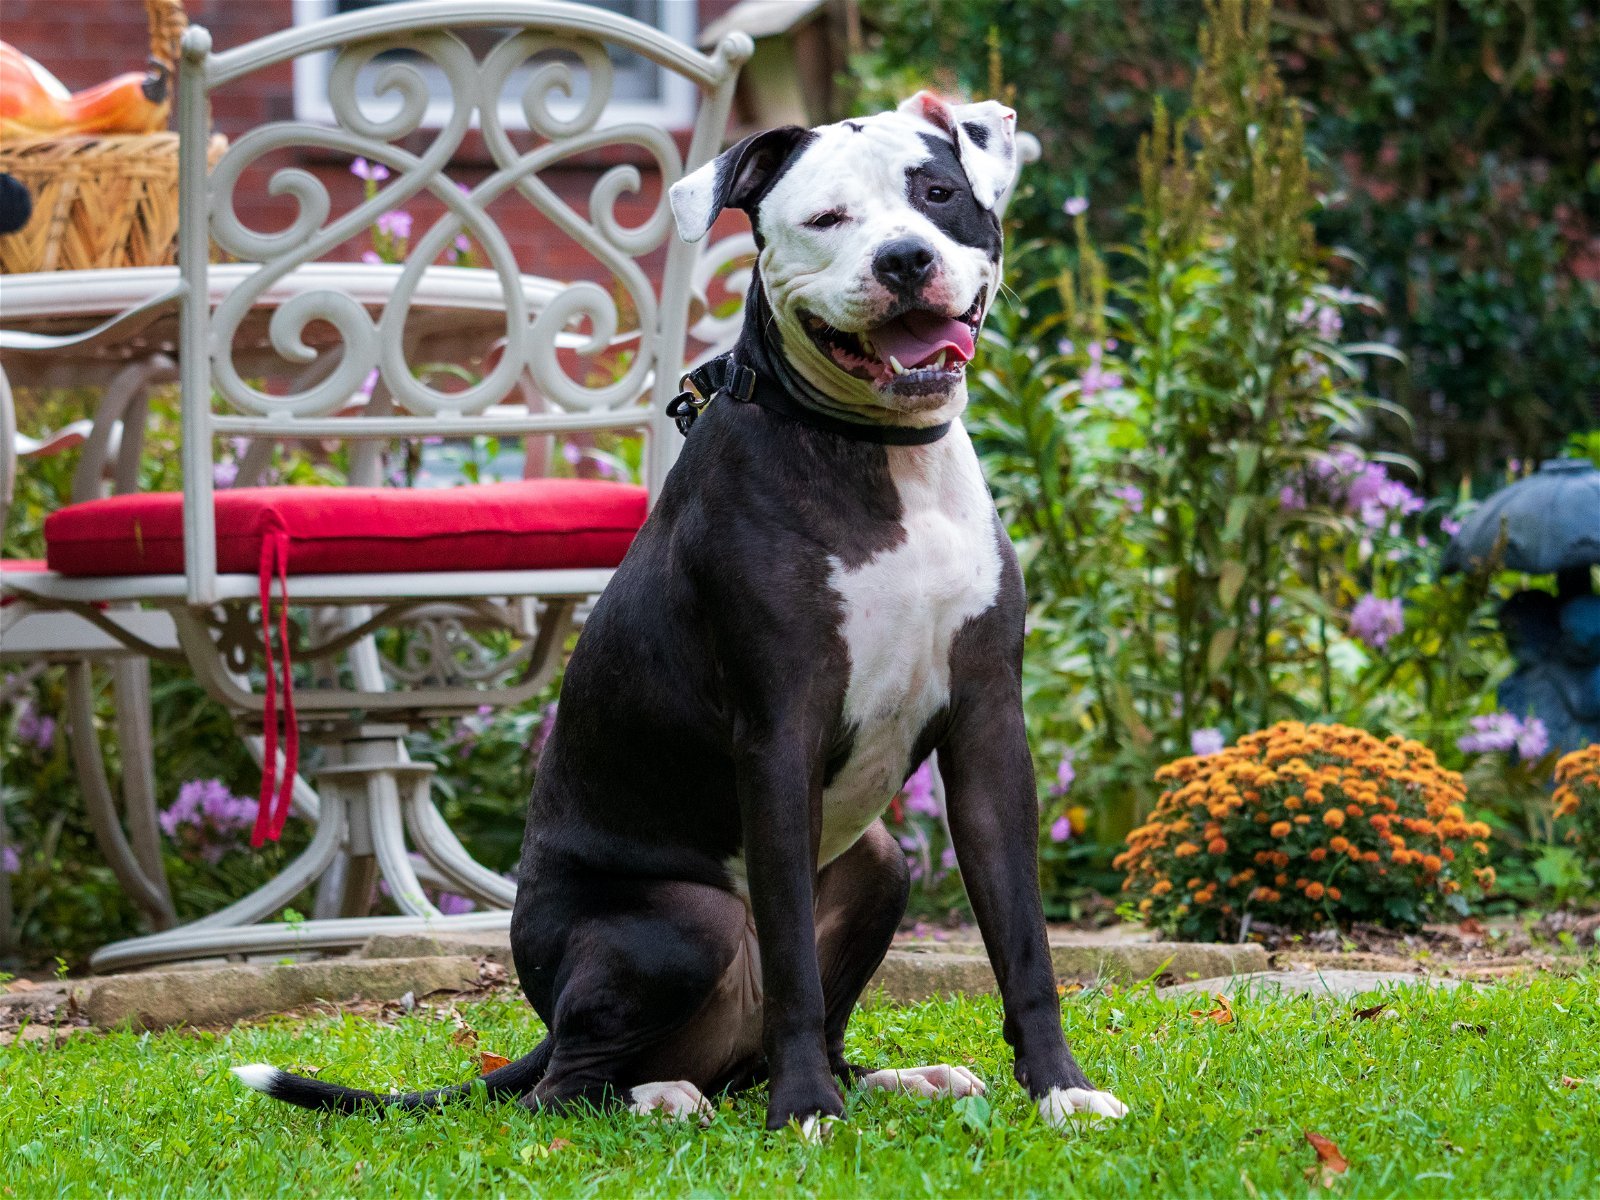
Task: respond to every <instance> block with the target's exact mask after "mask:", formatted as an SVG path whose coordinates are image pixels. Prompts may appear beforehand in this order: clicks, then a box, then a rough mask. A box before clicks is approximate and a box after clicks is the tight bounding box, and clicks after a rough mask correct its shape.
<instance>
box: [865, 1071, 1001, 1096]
mask: <svg viewBox="0 0 1600 1200" xmlns="http://www.w3.org/2000/svg"><path fill="white" fill-rule="evenodd" d="M858 1082H859V1083H860V1084H861V1086H862V1087H866V1088H881V1089H883V1090H884V1091H886V1092H910V1093H912V1094H913V1095H916V1096H926V1097H928V1098H929V1099H933V1098H935V1097H938V1096H949V1097H951V1098H952V1099H954V1098H956V1097H958V1096H981V1095H983V1093H984V1091H985V1090H986V1089H985V1088H984V1086H983V1080H981V1079H979V1078H978V1077H977V1076H976V1075H974V1074H973V1073H972V1072H971V1071H969V1070H967V1069H966V1068H965V1067H952V1066H949V1065H948V1064H946V1063H939V1064H937V1065H935V1066H931V1067H904V1068H902V1069H900V1070H885V1071H873V1072H871V1073H870V1074H867V1075H863V1076H862V1077H861V1078H860V1080H858Z"/></svg>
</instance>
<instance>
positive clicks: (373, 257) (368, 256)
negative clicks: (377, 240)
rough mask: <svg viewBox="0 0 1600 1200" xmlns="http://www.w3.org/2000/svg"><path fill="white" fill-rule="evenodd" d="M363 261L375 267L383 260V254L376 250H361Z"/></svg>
mask: <svg viewBox="0 0 1600 1200" xmlns="http://www.w3.org/2000/svg"><path fill="white" fill-rule="evenodd" d="M361 261H362V262H364V263H366V264H367V265H368V266H369V267H375V266H377V265H378V264H379V263H381V262H382V261H383V255H381V254H379V253H378V252H377V251H376V250H363V251H362V252H361Z"/></svg>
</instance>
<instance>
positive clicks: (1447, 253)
mask: <svg viewBox="0 0 1600 1200" xmlns="http://www.w3.org/2000/svg"><path fill="white" fill-rule="evenodd" d="M1204 15H1205V10H1204V9H1203V8H1202V6H1201V5H1198V4H1172V3H1165V2H1163V0H1134V2H1132V3H1119V4H1107V3H1100V2H1098V0H985V2H983V3H966V2H963V0H885V2H884V3H880V4H877V5H874V6H873V16H874V22H875V27H876V28H877V29H878V30H879V37H878V40H877V42H876V44H875V46H874V48H873V50H872V52H871V53H869V54H867V55H864V56H861V57H859V58H858V59H857V60H856V61H855V62H853V63H852V74H853V75H854V76H856V77H857V78H858V79H859V80H861V82H860V83H859V84H858V86H857V89H856V92H855V102H856V106H857V107H858V108H861V109H868V108H875V107H881V106H882V105H883V104H884V103H885V102H887V101H894V100H898V99H900V98H902V97H903V96H905V95H908V94H910V92H911V91H913V90H915V89H916V88H917V87H924V86H932V87H934V88H936V89H938V90H942V91H946V92H950V93H958V94H967V95H971V96H974V97H979V96H997V97H999V98H1000V99H1003V100H1005V101H1006V102H1007V103H1009V104H1012V105H1014V106H1015V107H1016V108H1017V110H1018V114H1019V116H1018V125H1019V127H1020V128H1022V129H1024V130H1027V131H1029V132H1031V133H1034V134H1036V135H1037V136H1038V137H1039V139H1040V141H1041V143H1042V145H1043V151H1044V153H1043V158H1042V160H1041V161H1040V162H1039V163H1036V164H1033V165H1032V166H1029V167H1027V168H1026V170H1025V171H1024V174H1023V180H1022V184H1021V186H1020V188H1019V190H1018V194H1017V197H1016V199H1015V200H1014V202H1013V207H1012V215H1013V216H1014V218H1015V219H1016V225H1017V229H1018V231H1019V234H1020V236H1021V238H1022V239H1023V240H1040V241H1044V242H1046V243H1049V244H1051V245H1052V246H1061V245H1064V244H1066V243H1067V242H1068V241H1069V240H1070V239H1069V235H1070V233H1071V221H1070V219H1069V218H1068V217H1067V216H1065V215H1063V212H1062V204H1063V202H1064V201H1065V200H1066V199H1067V198H1068V197H1072V196H1081V197H1087V198H1089V199H1091V200H1092V201H1093V207H1092V209H1091V210H1090V213H1089V217H1088V221H1089V228H1090V230H1091V231H1092V233H1093V234H1094V236H1095V238H1096V239H1097V240H1101V241H1109V242H1121V241H1130V240H1133V239H1135V238H1136V237H1137V236H1138V234H1139V217H1138V213H1137V212H1136V211H1135V210H1136V209H1137V208H1138V206H1139V197H1140V194H1141V176H1140V160H1139V156H1138V155H1137V154H1136V153H1135V150H1136V147H1137V145H1138V144H1139V141H1140V139H1141V137H1142V136H1144V134H1145V133H1147V132H1148V131H1149V130H1150V128H1151V125H1152V120H1153V114H1154V113H1155V112H1156V111H1157V110H1158V108H1161V107H1165V108H1166V109H1167V110H1168V111H1171V112H1177V113H1181V112H1182V111H1183V109H1184V105H1185V104H1186V103H1187V99H1188V97H1187V92H1188V89H1189V87H1190V83H1191V81H1192V79H1193V74H1194V70H1195V68H1196V66H1197V64H1198V63H1199V61H1200V59H1201V57H1202V56H1201V51H1200V39H1199V30H1200V28H1201V26H1202V24H1203V23H1204V21H1203V19H1204ZM1269 33H1270V36H1271V41H1272V51H1273V54H1274V58H1275V61H1276V63H1277V64H1278V67H1279V69H1280V71H1281V72H1282V75H1283V78H1284V81H1285V85H1286V91H1287V93H1288V95H1289V96H1290V97H1291V98H1292V100H1293V102H1294V103H1295V106H1296V107H1298V108H1299V109H1300V110H1301V111H1302V112H1303V113H1304V120H1305V124H1306V141H1307V147H1308V153H1309V157H1310V159H1311V161H1312V163H1313V164H1315V165H1316V166H1317V167H1318V168H1319V169H1320V170H1321V171H1322V172H1324V178H1323V180H1321V181H1320V182H1319V184H1318V188H1317V190H1318V193H1319V196H1320V197H1321V198H1322V199H1323V201H1324V203H1322V204H1321V205H1320V206H1319V207H1318V208H1317V209H1316V210H1315V211H1314V212H1312V213H1310V214H1307V216H1308V218H1309V219H1311V220H1312V221H1314V222H1315V224H1316V226H1317V228H1318V231H1319V233H1320V235H1321V239H1322V241H1323V242H1324V243H1325V244H1330V245H1339V246H1343V247H1347V248H1348V251H1349V257H1350V262H1349V265H1348V266H1347V267H1345V268H1343V271H1344V272H1345V274H1340V273H1336V274H1335V279H1336V280H1339V281H1341V282H1342V281H1343V280H1344V279H1345V278H1347V277H1353V276H1355V274H1356V273H1357V272H1359V279H1360V286H1361V289H1362V290H1363V291H1364V292H1367V293H1369V294H1371V295H1373V296H1374V297H1376V298H1377V300H1378V301H1380V304H1381V307H1370V308H1363V309H1362V310H1360V311H1358V312H1353V313H1351V314H1350V318H1351V321H1352V322H1353V324H1354V330H1353V332H1354V333H1355V334H1356V335H1357V337H1358V338H1359V339H1363V340H1382V341H1386V342H1388V343H1390V344H1392V345H1394V346H1395V347H1396V348H1398V349H1399V350H1401V351H1402V352H1403V353H1404V355H1405V358H1404V359H1398V358H1396V359H1392V360H1386V361H1381V362H1379V363H1376V364H1374V365H1373V367H1372V378H1371V383H1372V385H1373V389H1374V390H1375V391H1376V392H1378V393H1379V394H1381V395H1383V396H1384V397H1385V398H1386V399H1388V400H1390V401H1393V402H1395V403H1397V404H1398V405H1400V406H1401V407H1402V409H1403V410H1404V412H1405V413H1406V414H1407V415H1408V418H1409V421H1408V422H1405V423H1393V424H1392V425H1391V426H1390V428H1389V429H1388V434H1389V436H1390V437H1397V436H1409V437H1411V438H1412V442H1411V445H1410V446H1409V447H1408V449H1409V450H1410V452H1411V453H1412V454H1413V456H1414V457H1415V458H1417V459H1418V461H1419V462H1420V463H1421V464H1422V465H1423V468H1424V470H1425V472H1426V473H1427V475H1428V477H1429V478H1430V479H1438V480H1441V481H1445V482H1449V483H1453V482H1454V480H1455V479H1457V478H1459V477H1460V475H1461V474H1463V473H1464V472H1467V471H1474V470H1476V471H1482V470H1485V469H1488V468H1490V467H1494V466H1497V465H1498V462H1499V459H1500V457H1501V456H1502V455H1509V456H1514V457H1519V458H1523V459H1537V458H1539V457H1542V456H1546V455H1548V454H1550V453H1552V452H1553V451H1554V450H1555V448H1556V446H1557V445H1558V444H1559V442H1560V440H1561V438H1563V437H1564V436H1565V435H1566V434H1568V433H1571V432H1574V431H1577V430H1582V429H1585V428H1592V427H1593V426H1594V425H1595V424H1596V423H1597V422H1600V411H1597V410H1596V409H1595V405H1596V404H1600V393H1597V392H1596V390H1595V380H1596V370H1595V363H1596V361H1597V360H1600V165H1597V164H1600V20H1597V19H1596V17H1595V14H1594V9H1593V5H1592V4H1591V3H1589V0H1541V2H1540V3H1536V4H1534V3H1526V2H1522V0H1393V2H1391V3H1387V4H1384V5H1382V6H1378V7H1377V8H1371V7H1370V6H1369V8H1366V9H1363V8H1359V7H1354V6H1351V5H1348V4H1345V3H1342V2H1338V0H1282V2H1281V3H1279V5H1278V6H1277V8H1276V10H1275V11H1274V12H1273V13H1272V14H1271V17H1270V29H1269ZM1049 270H1050V267H1049V265H1048V264H1046V263H1044V262H1043V261H1035V262H1034V263H1032V264H1031V266H1030V271H1031V275H1032V278H1035V279H1036V278H1039V277H1040V276H1042V275H1044V274H1047V273H1048V272H1049ZM1119 274H1120V271H1119ZM1413 427H1414V432H1413Z"/></svg>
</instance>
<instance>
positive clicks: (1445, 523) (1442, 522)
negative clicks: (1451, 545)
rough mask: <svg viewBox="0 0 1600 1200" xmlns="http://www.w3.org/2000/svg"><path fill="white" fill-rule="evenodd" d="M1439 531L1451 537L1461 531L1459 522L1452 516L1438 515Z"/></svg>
mask: <svg viewBox="0 0 1600 1200" xmlns="http://www.w3.org/2000/svg"><path fill="white" fill-rule="evenodd" d="M1439 532H1440V533H1442V534H1444V535H1445V537H1451V538H1453V537H1455V535H1456V534H1458V533H1460V532H1461V522H1460V521H1458V520H1456V519H1455V518H1454V517H1440V518H1439Z"/></svg>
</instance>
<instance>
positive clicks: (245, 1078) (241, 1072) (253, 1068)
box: [233, 1063, 283, 1092]
mask: <svg viewBox="0 0 1600 1200" xmlns="http://www.w3.org/2000/svg"><path fill="white" fill-rule="evenodd" d="M233 1073H234V1074H235V1075H237V1076H238V1077H239V1082H240V1083H242V1084H244V1085H245V1086H246V1087H253V1088H255V1090H256V1091H258V1092H270V1091H271V1090H272V1085H273V1084H274V1083H276V1082H277V1081H278V1076H279V1075H281V1074H282V1073H283V1072H281V1071H279V1070H278V1068H277V1067H274V1066H272V1065H271V1064H269V1063H249V1064H247V1065H245V1066H242V1067H234V1068H233Z"/></svg>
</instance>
